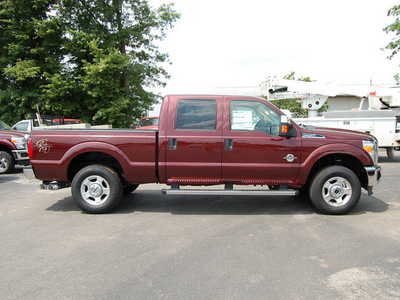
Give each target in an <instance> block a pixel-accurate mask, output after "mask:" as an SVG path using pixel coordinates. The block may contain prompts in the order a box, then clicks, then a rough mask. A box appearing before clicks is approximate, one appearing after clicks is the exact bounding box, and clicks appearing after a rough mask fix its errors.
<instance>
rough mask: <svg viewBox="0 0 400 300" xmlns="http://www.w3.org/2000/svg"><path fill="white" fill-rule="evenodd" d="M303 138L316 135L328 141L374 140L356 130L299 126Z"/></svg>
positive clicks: (369, 135)
mask: <svg viewBox="0 0 400 300" xmlns="http://www.w3.org/2000/svg"><path fill="white" fill-rule="evenodd" d="M299 127H300V130H301V134H302V136H305V135H314V136H315V137H316V138H318V135H321V136H320V137H322V136H324V137H325V138H327V139H351V140H373V139H374V137H373V136H372V135H371V134H369V133H364V132H360V131H354V130H346V129H338V128H328V127H316V126H310V125H302V126H299Z"/></svg>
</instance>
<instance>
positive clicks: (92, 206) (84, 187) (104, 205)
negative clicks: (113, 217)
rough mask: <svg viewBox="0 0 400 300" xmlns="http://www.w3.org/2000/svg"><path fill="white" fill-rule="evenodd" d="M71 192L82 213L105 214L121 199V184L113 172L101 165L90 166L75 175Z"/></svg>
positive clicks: (116, 174)
mask: <svg viewBox="0 0 400 300" xmlns="http://www.w3.org/2000/svg"><path fill="white" fill-rule="evenodd" d="M71 190H72V197H73V199H74V201H75V203H76V205H78V206H79V208H81V209H82V210H83V211H85V212H87V213H91V214H100V213H107V212H109V211H111V210H112V209H113V208H114V207H115V206H116V205H117V204H118V202H119V201H120V199H121V197H122V182H121V179H120V177H119V175H118V173H117V172H115V170H113V169H111V168H109V167H106V166H102V165H90V166H87V167H85V168H83V169H82V170H80V171H79V172H78V173H77V174H76V175H75V177H74V179H73V180H72V185H71Z"/></svg>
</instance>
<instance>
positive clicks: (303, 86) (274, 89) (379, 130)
mask: <svg viewBox="0 0 400 300" xmlns="http://www.w3.org/2000/svg"><path fill="white" fill-rule="evenodd" d="M261 88H262V90H267V91H268V93H267V97H268V100H270V101H274V100H279V99H296V100H297V101H300V102H301V103H302V108H303V109H306V110H308V112H309V117H308V118H294V121H295V122H296V123H298V124H304V125H314V126H319V127H330V128H340V129H350V130H357V131H361V132H366V133H370V134H372V135H374V136H375V137H376V139H377V140H378V145H379V148H384V149H386V153H387V156H388V157H389V158H390V159H395V158H396V156H395V154H394V150H399V149H400V87H399V86H395V87H392V88H381V87H373V86H370V87H368V90H369V92H367V91H366V89H365V88H363V89H362V88H354V87H350V86H345V87H338V86H335V85H331V84H320V83H316V82H304V81H294V80H276V79H274V80H270V81H267V82H266V84H265V86H263V87H261ZM338 95H352V96H355V97H357V98H359V99H360V105H359V107H358V109H356V110H346V111H330V112H324V113H322V116H321V117H318V116H317V111H318V109H320V108H321V107H322V106H323V105H324V103H325V102H326V100H327V99H328V98H329V97H334V96H338ZM366 100H367V101H368V110H362V107H363V103H364V101H366Z"/></svg>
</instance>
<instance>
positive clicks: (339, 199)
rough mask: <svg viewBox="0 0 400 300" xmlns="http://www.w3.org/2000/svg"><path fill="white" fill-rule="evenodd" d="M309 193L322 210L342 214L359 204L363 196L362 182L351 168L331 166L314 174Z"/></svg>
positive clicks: (312, 200) (326, 212)
mask: <svg viewBox="0 0 400 300" xmlns="http://www.w3.org/2000/svg"><path fill="white" fill-rule="evenodd" d="M309 194H310V199H311V202H312V204H313V205H314V206H315V208H316V209H318V210H319V211H320V212H322V213H324V214H330V215H341V214H345V213H348V212H349V211H351V210H352V209H353V208H354V207H355V206H356V205H357V203H358V201H359V200H360V197H361V184H360V181H359V179H358V177H357V176H356V174H354V172H353V171H351V170H350V169H348V168H345V167H342V166H331V167H327V168H324V169H322V170H320V171H319V172H318V173H317V174H316V175H315V176H314V178H313V179H312V181H311V185H310V191H309Z"/></svg>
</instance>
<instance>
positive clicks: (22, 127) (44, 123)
mask: <svg viewBox="0 0 400 300" xmlns="http://www.w3.org/2000/svg"><path fill="white" fill-rule="evenodd" d="M83 124H84V123H83V122H82V121H81V120H79V119H65V118H63V117H58V116H47V115H44V116H42V117H41V122H39V120H38V119H37V118H36V116H35V115H33V116H32V117H31V119H28V120H21V121H19V122H17V123H15V124H14V125H13V126H12V129H14V130H19V131H23V132H27V133H31V132H32V130H34V129H41V128H42V129H43V128H46V127H48V126H57V125H83Z"/></svg>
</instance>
